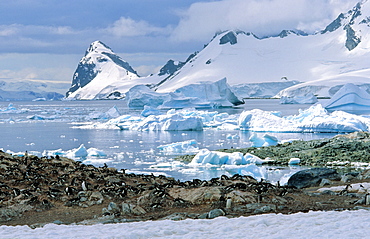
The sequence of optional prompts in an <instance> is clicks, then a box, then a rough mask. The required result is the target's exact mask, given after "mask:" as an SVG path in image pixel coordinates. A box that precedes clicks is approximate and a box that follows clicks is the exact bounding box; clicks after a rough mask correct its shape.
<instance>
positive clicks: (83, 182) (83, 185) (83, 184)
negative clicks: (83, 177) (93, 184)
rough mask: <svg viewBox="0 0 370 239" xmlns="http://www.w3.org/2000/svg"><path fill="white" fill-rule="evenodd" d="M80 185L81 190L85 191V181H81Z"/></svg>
mask: <svg viewBox="0 0 370 239" xmlns="http://www.w3.org/2000/svg"><path fill="white" fill-rule="evenodd" d="M81 187H82V190H83V191H87V183H86V181H82V184H81Z"/></svg>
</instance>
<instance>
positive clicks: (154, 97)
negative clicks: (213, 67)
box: [124, 78, 244, 109]
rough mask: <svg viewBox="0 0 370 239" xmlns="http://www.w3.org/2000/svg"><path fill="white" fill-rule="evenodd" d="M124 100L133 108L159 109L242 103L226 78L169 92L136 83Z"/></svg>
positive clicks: (208, 106)
mask: <svg viewBox="0 0 370 239" xmlns="http://www.w3.org/2000/svg"><path fill="white" fill-rule="evenodd" d="M124 101H125V102H126V104H127V106H128V107H129V108H134V109H142V108H144V107H145V106H150V107H152V108H159V109H183V108H219V107H231V106H234V105H240V104H243V103H244V102H243V101H242V100H240V99H239V98H238V97H237V96H236V95H235V94H234V93H233V92H232V91H231V90H230V87H229V86H228V84H227V82H226V78H224V79H222V80H219V81H217V82H199V83H196V84H190V85H186V86H183V87H181V88H178V89H176V90H175V91H174V92H170V93H158V92H156V91H154V90H152V89H150V88H149V87H147V86H145V85H136V86H134V87H132V88H131V89H130V90H129V91H128V92H127V93H126V97H125V99H124Z"/></svg>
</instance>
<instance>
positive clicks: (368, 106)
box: [325, 83, 370, 112]
mask: <svg viewBox="0 0 370 239" xmlns="http://www.w3.org/2000/svg"><path fill="white" fill-rule="evenodd" d="M325 108H326V109H328V110H331V111H332V110H342V111H348V112H356V111H370V94H369V93H368V92H367V91H366V90H364V89H362V88H360V87H358V86H356V85H354V84H352V83H347V84H345V85H344V86H342V88H340V89H339V90H338V91H337V93H335V94H334V95H333V97H332V98H331V99H330V101H329V102H327V103H326V105H325Z"/></svg>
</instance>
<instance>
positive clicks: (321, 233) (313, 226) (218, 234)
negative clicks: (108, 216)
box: [0, 210, 370, 239]
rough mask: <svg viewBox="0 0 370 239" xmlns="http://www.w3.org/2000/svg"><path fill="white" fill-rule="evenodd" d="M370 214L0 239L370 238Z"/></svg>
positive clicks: (80, 229)
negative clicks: (369, 235)
mask: <svg viewBox="0 0 370 239" xmlns="http://www.w3.org/2000/svg"><path fill="white" fill-rule="evenodd" d="M369 216H370V212H369V211H368V210H356V211H342V212H338V211H329V212H323V211H316V212H314V211H310V212H308V213H295V214H290V215H284V214H265V215H256V216H249V217H239V218H226V217H217V218H215V219H197V220H193V219H187V220H183V221H171V220H159V221H145V222H130V223H117V224H95V225H57V224H47V225H45V226H44V227H42V228H36V229H31V228H30V227H28V226H0V234H1V238H4V239H6V238H14V237H17V238H40V239H42V238H210V239H211V238H223V237H228V238H338V239H341V238H354V239H356V238H367V237H368V233H369V229H368V228H369V227H370V222H369V220H368V218H369Z"/></svg>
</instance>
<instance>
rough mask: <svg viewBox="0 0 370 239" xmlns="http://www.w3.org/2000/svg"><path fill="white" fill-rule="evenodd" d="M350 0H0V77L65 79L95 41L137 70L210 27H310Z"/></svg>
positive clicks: (188, 48) (202, 38) (150, 69)
mask: <svg viewBox="0 0 370 239" xmlns="http://www.w3.org/2000/svg"><path fill="white" fill-rule="evenodd" d="M356 2H357V0H203V1H199V0H63V1H60V0H11V1H8V0H0V80H1V79H3V80H8V81H11V80H34V81H45V82H47V81H59V82H71V80H72V74H73V72H74V70H75V68H76V67H77V64H78V61H79V60H80V58H81V57H82V56H83V54H84V52H85V50H86V49H87V47H88V46H89V44H90V43H91V42H93V41H95V40H101V41H103V42H104V43H105V44H107V45H108V46H110V47H111V48H112V49H113V51H115V52H116V53H117V54H119V55H120V56H121V57H122V58H123V59H124V60H126V61H128V62H129V63H130V64H131V65H132V66H133V67H134V69H136V70H137V71H138V72H139V74H141V75H146V74H149V73H155V71H157V70H158V69H159V68H160V67H161V66H162V65H163V64H165V63H166V61H167V60H169V59H174V60H185V59H186V58H187V56H188V55H189V54H191V53H193V52H194V51H198V50H201V48H202V47H203V45H204V44H207V43H208V42H209V41H210V39H211V38H212V37H213V35H214V34H215V32H217V31H222V30H229V29H240V30H244V31H251V32H254V33H256V34H257V35H261V36H262V35H268V34H273V33H279V32H280V31H281V30H283V29H301V30H305V31H308V32H315V31H317V30H320V29H322V28H323V27H325V26H326V25H327V24H328V23H329V22H330V21H332V20H333V19H334V18H336V16H337V15H338V14H339V13H340V12H343V11H347V10H349V9H350V8H351V7H352V6H354V5H355V3H356Z"/></svg>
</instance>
